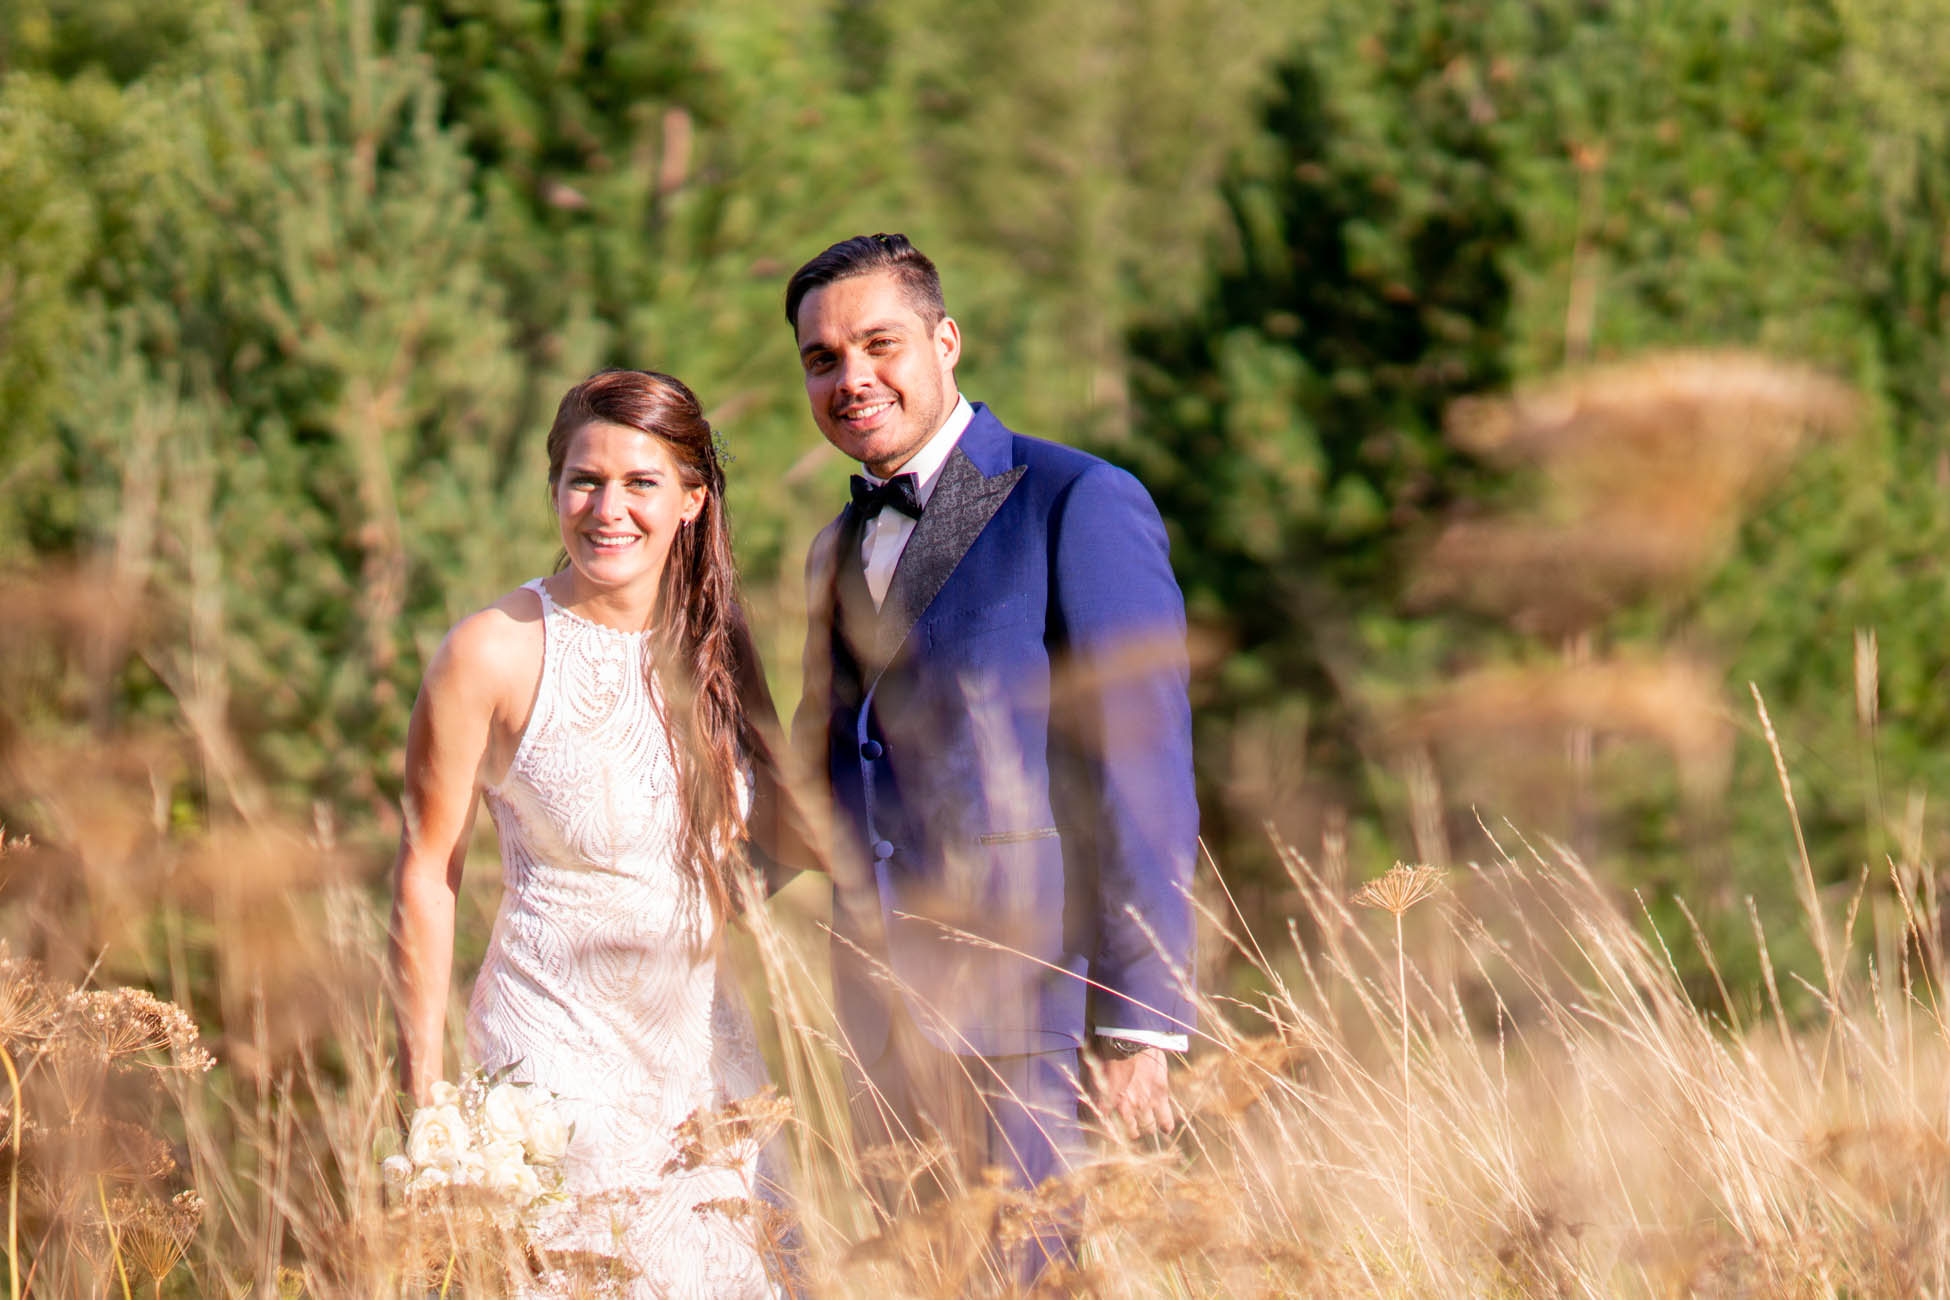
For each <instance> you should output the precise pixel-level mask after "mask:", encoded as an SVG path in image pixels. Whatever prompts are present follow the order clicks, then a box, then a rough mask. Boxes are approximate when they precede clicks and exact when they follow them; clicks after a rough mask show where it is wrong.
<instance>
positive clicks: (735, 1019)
mask: <svg viewBox="0 0 1950 1300" xmlns="http://www.w3.org/2000/svg"><path fill="white" fill-rule="evenodd" d="M527 585H528V587H529V588H530V589H531V590H533V591H535V592H536V593H537V594H538V595H539V596H540V597H541V602H542V626H543V634H542V635H543V651H542V679H541V685H540V688H539V690H538V692H537V694H536V698H535V703H534V708H533V711H532V713H531V715H530V717H529V721H528V726H527V728H526V730H525V731H524V733H523V735H522V739H521V743H520V746H519V747H518V749H517V750H516V753H515V758H514V762H513V763H512V764H511V765H510V767H509V771H508V774H507V776H506V777H505V778H504V779H503V780H502V781H501V782H500V783H499V784H497V785H493V786H489V787H488V788H487V790H486V800H487V806H488V811H489V813H490V814H491V815H492V817H493V819H494V825H495V829H496V831H497V832H498V833H499V836H500V841H501V858H502V886H503V893H502V899H501V909H500V912H499V914H498V915H497V916H496V918H495V923H494V933H493V936H492V938H491V939H490V940H489V943H488V951H487V956H486V957H485V959H484V960H483V961H482V964H481V971H480V975H479V977H478V978H477V979H476V981H475V984H474V993H473V998H472V1002H471V1004H470V1007H469V1012H468V1025H467V1031H468V1032H467V1038H468V1046H469V1049H470V1051H471V1052H472V1054H473V1056H474V1058H475V1059H476V1060H477V1061H478V1062H479V1063H480V1064H481V1065H482V1066H483V1067H484V1068H486V1069H490V1070H492V1069H499V1068H501V1067H503V1066H509V1065H512V1066H513V1067H514V1069H513V1077H514V1078H516V1079H519V1080H522V1081H525V1082H533V1083H538V1084H541V1085H542V1086H543V1087H546V1088H548V1089H549V1090H550V1091H551V1092H553V1093H555V1094H556V1095H557V1096H558V1097H560V1098H562V1105H563V1107H564V1109H565V1112H566V1114H567V1116H568V1118H570V1119H571V1120H572V1121H573V1122H574V1126H575V1127H574V1135H573V1138H572V1140H571V1142H570V1146H569V1152H568V1155H567V1157H566V1158H565V1159H564V1161H563V1166H562V1168H563V1172H564V1177H565V1185H566V1190H567V1191H568V1192H569V1193H571V1196H570V1198H569V1199H568V1200H567V1201H566V1202H565V1203H564V1204H562V1205H561V1206H560V1207H558V1209H557V1210H556V1211H555V1212H554V1213H553V1216H552V1217H551V1219H550V1220H549V1222H548V1223H547V1224H546V1225H545V1227H544V1230H543V1234H542V1236H543V1240H542V1242H541V1244H543V1245H545V1246H547V1247H549V1248H552V1249H558V1250H562V1249H566V1250H578V1251H589V1252H593V1253H595V1254H599V1255H610V1256H620V1258H621V1262H622V1263H623V1265H624V1266H625V1269H626V1270H628V1271H630V1272H633V1273H634V1274H635V1277H634V1279H633V1280H632V1281H631V1283H630V1284H629V1286H628V1287H627V1288H626V1290H625V1291H624V1292H623V1294H627V1295H630V1296H636V1297H651V1296H656V1297H666V1296H667V1297H698V1300H707V1298H708V1300H719V1298H721V1297H743V1296H770V1295H772V1294H773V1291H772V1288H771V1286H770V1284H769V1283H768V1282H767V1280H766V1277H765V1271H764V1267H763V1265H762V1264H761V1262H760V1258H759V1254H758V1251H757V1249H756V1246H755V1244H754V1238H753V1226H752V1225H753V1224H754V1223H755V1222H756V1220H757V1219H758V1218H759V1216H756V1215H752V1216H747V1217H746V1218H745V1219H744V1220H743V1221H742V1222H740V1221H734V1220H732V1219H731V1218H729V1217H727V1216H726V1215H725V1214H724V1213H723V1212H721V1211H719V1210H714V1209H712V1208H709V1207H705V1208H702V1209H700V1208H699V1207H700V1205H701V1203H703V1202H708V1201H733V1202H736V1201H738V1200H740V1199H744V1198H750V1197H753V1196H754V1195H755V1194H756V1191H757V1189H756V1187H755V1179H756V1177H757V1171H756V1159H757V1152H756V1151H755V1150H754V1151H752V1152H750V1153H747V1154H746V1157H745V1158H744V1159H743V1160H742V1161H739V1162H735V1163H733V1164H731V1165H729V1166H726V1165H722V1164H706V1165H705V1166H703V1167H700V1168H698V1169H695V1170H689V1171H679V1172H673V1173H666V1172H665V1170H666V1166H667V1165H669V1164H670V1163H671V1159H672V1156H673V1155H674V1154H675V1153H676V1142H675V1132H674V1130H675V1129H676V1127H677V1125H678V1124H680V1123H681V1122H682V1121H683V1120H684V1118H685V1117H686V1116H688V1115H689V1114H691V1112H692V1111H694V1110H696V1109H698V1108H700V1107H703V1108H706V1109H712V1108H715V1107H717V1106H720V1105H722V1104H723V1103H724V1102H725V1101H726V1100H728V1099H730V1098H731V1097H737V1096H744V1095H747V1094H749V1093H750V1092H753V1091H756V1090H757V1088H758V1087H760V1086H762V1084H763V1083H764V1081H765V1071H764V1066H763V1064H762V1063H761V1062H760V1059H759V1056H758V1053H757V1050H756V1047H755V1045H754V1043H753V1037H752V1031H751V1024H750V1019H749V1016H748V1015H747V1013H746V1011H745V1008H744V1005H743V1003H742V1000H740V999H739V998H738V995H737V993H736V990H735V988H731V987H725V988H723V989H720V981H719V979H718V978H717V961H716V947H717V939H718V935H717V926H716V921H715V919H714V918H713V916H712V913H711V907H710V903H709V901H708V900H707V899H706V898H705V897H704V894H703V890H702V889H701V888H700V887H699V886H698V885H697V884H696V883H695V882H694V881H693V880H692V879H691V877H690V876H689V874H688V873H687V872H685V871H684V870H683V869H682V866H681V863H680V861H679V857H678V843H679V839H678V832H679V829H680V827H681V820H680V814H679V804H678V800H679V797H680V794H679V786H678V779H677V770H676V767H675V764H674V762H673V760H672V755H671V751H670V744H669V741H668V738H667V733H666V731H665V729H664V725H663V721H662V714H661V710H660V707H659V704H660V701H659V699H658V697H657V694H656V692H655V688H654V686H653V685H652V678H651V677H650V675H649V674H648V673H647V672H646V668H647V667H648V666H649V656H650V653H651V645H652V642H651V638H650V637H649V635H648V634H645V633H630V632H621V631H617V630H616V629H613V628H608V627H604V626H602V625H601V624H598V623H593V622H590V621H589V620H587V619H584V618H582V617H580V616H578V615H576V614H573V613H571V612H569V611H568V610H565V609H562V608H561V607H559V606H557V605H556V604H555V602H554V601H553V600H551V599H550V598H549V595H548V592H547V591H546V590H545V589H544V588H543V586H542V583H541V581H540V580H539V579H537V580H536V581H534V582H531V583H529V584H527ZM727 984H728V982H727ZM532 1294H543V1295H546V1294H554V1293H553V1292H549V1291H546V1290H544V1291H540V1292H533V1293H532Z"/></svg>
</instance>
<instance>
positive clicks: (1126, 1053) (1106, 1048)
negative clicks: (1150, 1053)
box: [1097, 1034, 1151, 1061]
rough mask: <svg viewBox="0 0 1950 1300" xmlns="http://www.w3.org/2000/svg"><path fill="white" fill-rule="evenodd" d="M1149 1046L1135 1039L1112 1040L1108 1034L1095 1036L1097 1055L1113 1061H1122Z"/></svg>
mask: <svg viewBox="0 0 1950 1300" xmlns="http://www.w3.org/2000/svg"><path fill="white" fill-rule="evenodd" d="M1149 1046H1151V1044H1149V1043H1141V1042H1139V1041H1138V1040H1137V1039H1135V1038H1113V1037H1111V1036H1110V1035H1109V1034H1098V1035H1097V1055H1099V1056H1102V1057H1106V1058H1108V1059H1110V1060H1113V1061H1122V1060H1125V1059H1126V1058H1128V1057H1132V1056H1136V1055H1137V1054H1138V1053H1139V1052H1142V1051H1143V1050H1144V1049H1145V1048H1147V1047H1149Z"/></svg>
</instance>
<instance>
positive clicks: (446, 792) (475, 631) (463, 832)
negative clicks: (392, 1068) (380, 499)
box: [388, 610, 506, 1105]
mask: <svg viewBox="0 0 1950 1300" xmlns="http://www.w3.org/2000/svg"><path fill="white" fill-rule="evenodd" d="M496 620H498V621H499V622H500V623H501V624H503V626H504V627H505V623H506V620H505V619H504V618H502V617H501V616H500V615H499V613H498V612H497V611H494V610H484V611H482V612H481V613H479V614H475V615H473V616H471V617H469V618H466V619H463V620H462V621H461V622H460V623H459V624H457V625H456V626H455V627H454V629H453V631H452V632H450V633H448V635H447V639H446V640H445V641H444V642H442V643H441V646H440V649H439V650H438V651H437V652H435V654H434V657H433V661H432V663H430V664H428V665H427V673H426V678H425V679H424V680H423V681H422V682H421V684H420V695H419V698H418V699H417V700H416V701H414V704H413V720H412V723H411V724H410V726H409V727H408V730H407V735H406V789H405V794H404V797H403V798H402V800H401V808H400V812H401V821H402V827H401V830H400V842H399V857H398V858H397V860H396V861H395V864H394V870H393V917H392V925H391V929H390V932H389V936H388V938H389V944H388V948H389V951H388V956H389V958H390V961H391V965H392V978H393V1016H394V1023H395V1024H396V1026H397V1027H398V1030H399V1078H400V1087H401V1089H402V1090H404V1091H405V1092H406V1094H407V1095H408V1096H409V1097H411V1098H412V1099H413V1102H414V1103H415V1104H416V1105H417V1104H424V1103H425V1102H426V1100H427V1096H428V1090H429V1089H430V1088H431V1087H432V1085H433V1083H434V1081H435V1080H437V1079H439V1078H440V1077H441V1075H442V1071H443V1064H442V1042H441V1039H442V1036H443V1032H444V1029H445V1024H446V1012H447V991H448V986H449V984H450V982H451V980H452V977H453V960H454V910H455V909H454V902H455V898H456V896H457V894H458V892H459V890H460V876H461V865H462V863H463V862H464V861H465V859H466V856H467V840H468V836H469V833H470V831H471V830H472V827H473V822H474V810H475V806H476V804H477V801H478V787H479V780H480V773H481V769H482V765H483V760H484V758H485V756H486V754H487V750H488V745H489V742H490V739H491V735H492V731H493V728H494V725H495V721H496V713H497V704H498V703H499V696H500V694H501V691H500V686H501V681H502V673H501V671H500V668H501V661H502V659H503V658H504V655H502V654H501V653H498V650H499V647H498V646H497V644H496V642H497V640H498V639H501V638H498V637H497V633H498V632H502V631H503V629H502V628H497V627H496V626H495V624H494V621H496Z"/></svg>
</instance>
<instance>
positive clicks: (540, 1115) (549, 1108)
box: [521, 1101, 569, 1165]
mask: <svg viewBox="0 0 1950 1300" xmlns="http://www.w3.org/2000/svg"><path fill="white" fill-rule="evenodd" d="M521 1141H522V1145H523V1146H525V1147H527V1148H528V1154H529V1156H530V1158H532V1159H535V1160H538V1161H540V1162H541V1163H543V1164H545V1165H547V1164H554V1163H555V1162H556V1161H557V1160H560V1159H561V1158H562V1157H563V1156H564V1155H566V1154H567V1153H568V1150H569V1122H568V1121H567V1120H565V1119H563V1118H562V1112H561V1111H560V1110H557V1109H556V1107H555V1103H554V1102H552V1101H541V1102H537V1103H535V1105H534V1106H533V1107H531V1108H530V1110H529V1112H528V1125H527V1127H526V1129H525V1130H524V1131H523V1133H522V1137H521Z"/></svg>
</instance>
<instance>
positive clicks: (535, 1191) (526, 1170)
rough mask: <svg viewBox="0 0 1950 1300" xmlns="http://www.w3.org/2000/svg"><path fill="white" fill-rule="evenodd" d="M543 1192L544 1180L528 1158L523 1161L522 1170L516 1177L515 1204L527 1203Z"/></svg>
mask: <svg viewBox="0 0 1950 1300" xmlns="http://www.w3.org/2000/svg"><path fill="white" fill-rule="evenodd" d="M541 1194H542V1180H541V1179H540V1178H539V1177H537V1176H536V1174H535V1171H534V1170H533V1169H532V1168H530V1167H529V1165H528V1162H527V1161H526V1160H524V1161H522V1163H521V1172H520V1173H519V1174H518V1175H517V1176H516V1178H515V1204H517V1205H526V1204H528V1203H529V1202H530V1201H532V1200H534V1199H535V1198H536V1197H537V1196H540V1195H541Z"/></svg>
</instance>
